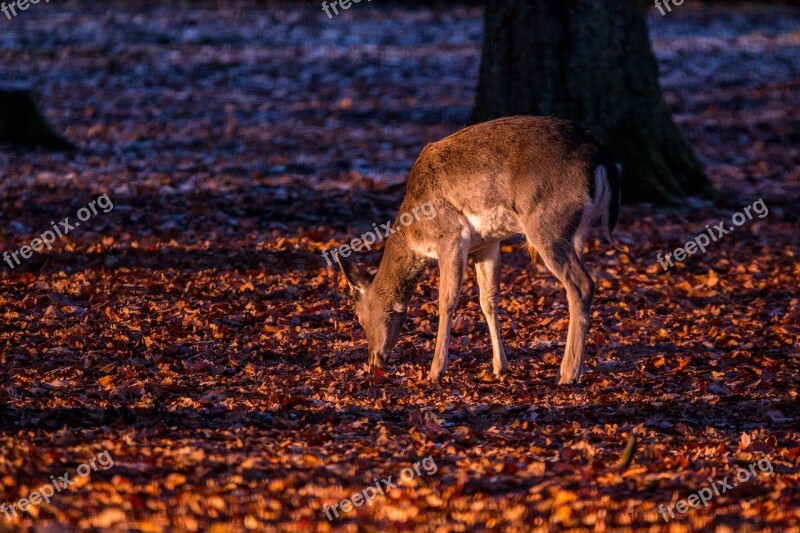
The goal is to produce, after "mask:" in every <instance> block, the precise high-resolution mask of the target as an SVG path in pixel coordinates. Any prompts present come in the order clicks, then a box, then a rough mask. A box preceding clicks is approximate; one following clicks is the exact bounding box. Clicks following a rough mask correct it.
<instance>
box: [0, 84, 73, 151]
mask: <svg viewBox="0 0 800 533" xmlns="http://www.w3.org/2000/svg"><path fill="white" fill-rule="evenodd" d="M0 143H2V144H11V145H13V146H21V147H25V148H33V147H35V146H42V147H44V148H50V149H55V150H71V149H73V148H74V146H73V144H72V143H70V142H69V141H68V140H66V139H65V138H64V137H62V136H61V135H60V134H59V133H58V132H56V131H55V130H54V129H53V127H52V126H50V124H49V123H48V122H47V119H45V118H44V116H42V114H41V113H40V112H39V109H38V108H37V107H36V103H35V102H34V100H33V97H32V96H31V92H30V89H29V88H28V87H27V86H24V85H13V84H0Z"/></svg>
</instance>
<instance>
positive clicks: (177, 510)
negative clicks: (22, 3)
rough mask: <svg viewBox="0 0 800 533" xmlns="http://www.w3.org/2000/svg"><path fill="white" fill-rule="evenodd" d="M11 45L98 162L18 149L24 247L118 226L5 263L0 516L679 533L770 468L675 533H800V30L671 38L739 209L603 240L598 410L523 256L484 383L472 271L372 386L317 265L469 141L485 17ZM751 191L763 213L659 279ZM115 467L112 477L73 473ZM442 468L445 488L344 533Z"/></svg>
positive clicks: (769, 25)
mask: <svg viewBox="0 0 800 533" xmlns="http://www.w3.org/2000/svg"><path fill="white" fill-rule="evenodd" d="M218 5H219V7H217V6H218ZM652 13H655V11H652ZM0 24H2V33H0V59H2V61H0V79H5V80H9V79H10V80H19V79H24V80H28V81H30V82H32V83H33V86H34V87H35V89H36V91H37V94H38V96H39V97H40V100H41V101H42V103H43V108H44V110H45V111H46V113H47V114H48V116H49V117H50V118H51V119H52V121H53V122H54V124H55V125H56V126H57V127H58V128H59V129H61V130H62V131H64V132H66V134H67V135H68V136H69V137H70V138H71V139H73V140H75V141H76V142H78V143H79V144H80V145H81V146H82V150H81V151H80V152H79V153H78V154H76V155H64V154H51V153H43V152H13V151H10V150H3V151H2V152H0V173H2V178H1V179H0V248H2V250H16V249H18V248H20V247H21V246H23V245H24V244H26V243H30V241H31V239H33V238H34V237H36V236H38V235H40V234H41V233H42V232H44V231H46V230H48V229H50V227H51V221H53V222H54V223H55V224H58V221H61V220H63V219H64V218H65V217H70V220H71V221H72V222H74V221H76V220H77V218H76V216H77V213H78V212H79V210H80V209H81V208H82V207H84V206H87V205H88V204H89V203H90V202H91V201H93V200H95V199H96V198H97V197H98V196H100V195H102V194H107V196H108V198H109V199H110V201H111V202H112V203H113V206H114V207H113V209H112V210H109V211H108V212H107V213H106V212H103V210H98V213H97V214H96V215H92V216H91V217H90V218H89V219H88V220H87V221H86V222H84V223H82V224H81V226H80V227H76V228H75V229H74V230H72V231H70V233H69V234H67V235H66V236H65V237H63V238H61V239H58V240H57V241H56V243H55V245H54V248H53V249H52V250H46V251H45V252H44V253H38V254H34V255H33V257H32V258H30V259H28V260H25V261H24V263H23V264H21V265H20V266H17V267H16V268H14V269H11V268H9V267H8V265H7V263H5V262H2V263H0V504H2V503H5V504H6V505H10V504H12V503H16V502H17V501H18V500H19V499H20V498H27V497H28V496H29V495H30V494H31V492H32V491H34V490H36V489H38V488H39V487H41V486H42V485H44V484H46V483H49V482H50V479H51V478H50V476H53V477H54V478H56V477H59V476H62V475H64V474H70V475H71V479H72V480H73V481H74V483H73V484H72V485H70V486H69V487H68V488H65V489H64V490H63V491H62V492H60V493H57V494H55V495H54V496H53V497H52V498H51V499H50V503H45V502H43V503H42V505H39V506H34V507H31V508H30V511H29V512H28V513H23V514H20V515H19V516H16V517H14V516H10V518H9V517H8V516H3V517H0V530H2V529H17V528H31V527H39V528H42V529H48V528H53V529H52V530H54V531H56V530H62V529H61V528H63V527H64V526H69V527H71V528H116V529H124V528H130V529H134V530H140V531H167V530H190V531H191V530H200V529H210V528H213V529H214V530H215V531H228V530H230V531H239V530H241V529H242V528H247V529H252V530H275V529H280V530H285V531H307V530H309V529H317V528H318V529H321V530H325V529H329V528H338V527H341V528H345V529H349V530H356V529H364V530H371V529H392V530H393V529H398V530H437V531H446V530H457V531H466V530H472V529H478V530H481V529H488V528H506V529H509V530H519V531H527V530H529V529H531V528H534V529H545V528H556V527H572V528H589V529H596V530H604V529H618V528H625V529H627V528H631V529H633V528H636V529H639V528H643V527H665V522H664V520H663V518H662V517H661V515H660V514H659V512H658V510H657V507H658V506H659V505H662V504H664V505H670V504H674V503H675V502H676V501H677V500H681V499H687V498H688V497H689V496H690V495H691V494H693V493H695V492H697V491H700V490H702V489H703V488H705V487H710V486H711V485H712V481H710V480H720V481H721V480H723V479H724V478H726V477H727V478H728V479H729V481H732V480H733V479H734V476H735V475H736V473H737V471H738V470H739V468H745V469H748V465H750V464H752V463H754V462H756V461H759V460H760V461H762V463H761V464H762V465H764V464H767V463H766V462H765V461H767V460H768V461H769V463H768V464H769V465H770V470H772V473H771V474H770V473H769V472H768V471H763V472H762V471H761V470H759V468H760V467H759V468H756V469H754V470H752V471H751V474H752V475H750V476H749V477H750V479H748V480H747V481H746V482H741V483H739V484H738V486H737V487H735V488H732V489H731V490H728V491H726V492H724V493H721V494H720V495H718V496H716V495H715V496H714V497H713V499H712V500H711V501H710V502H709V504H708V506H707V507H703V506H700V508H691V509H689V510H688V511H687V512H686V513H685V514H679V513H677V512H676V513H675V514H676V518H675V519H673V520H672V521H671V524H677V525H678V527H680V528H685V527H688V528H691V529H698V530H699V529H707V528H718V529H720V530H726V529H728V528H731V529H738V528H744V529H764V528H767V527H773V528H775V529H784V528H791V527H795V528H797V527H798V525H799V524H800V489H798V481H800V475H799V474H798V457H799V456H800V439H799V437H800V414H798V413H799V411H800V409H798V382H799V379H800V354H799V353H798V343H797V336H798V332H800V326H799V325H798V320H799V319H800V309H799V308H798V298H799V296H798V286H799V285H800V282H799V281H798V280H799V279H800V267H799V266H798V254H800V237H799V236H798V210H800V171H798V164H799V163H800V148H798V146H800V142H798V141H800V118H798V117H800V75H799V74H800V11H797V10H794V9H790V8H786V7H770V8H767V7H757V6H753V5H748V6H744V7H743V6H740V7H737V8H731V7H724V8H723V7H701V6H699V5H697V4H690V3H687V4H684V5H683V6H681V7H680V8H676V9H673V12H672V13H670V14H669V15H668V16H665V17H661V16H658V15H657V14H654V15H652V17H651V19H650V24H651V28H652V38H653V41H654V46H655V50H656V54H657V56H658V60H659V65H660V68H661V72H662V83H663V85H664V88H665V92H666V96H667V99H668V101H669V103H670V105H671V106H672V108H673V110H674V112H675V116H676V120H677V121H678V122H679V123H680V124H681V126H682V127H683V128H684V129H685V131H686V132H687V135H688V137H689V138H690V140H691V141H692V143H693V144H694V146H695V147H696V149H697V151H698V153H699V155H700V156H701V157H702V159H703V160H704V161H705V162H706V164H707V165H708V170H709V173H710V175H711V176H712V179H713V181H714V184H715V185H716V186H717V188H718V189H719V190H720V192H721V195H720V198H719V200H718V201H717V202H715V203H714V205H705V206H694V207H692V208H686V209H684V210H678V211H663V210H659V209H654V208H652V207H651V206H636V207H626V208H625V209H623V212H622V216H621V220H620V224H619V226H618V228H619V229H618V231H617V238H618V239H619V241H620V242H621V243H622V245H623V246H625V247H627V248H628V249H629V250H630V251H631V258H628V257H625V256H622V255H620V254H618V253H616V252H614V251H612V250H611V249H610V247H609V246H608V245H607V244H605V243H603V242H602V241H601V240H600V239H599V235H593V238H592V239H590V242H589V243H588V246H587V263H588V265H589V268H590V269H591V271H592V272H593V274H594V276H595V278H596V279H597V280H598V291H597V298H596V300H595V306H594V311H593V322H592V329H591V335H590V337H591V338H590V341H589V345H588V353H589V357H588V372H587V374H585V376H584V379H583V381H582V383H581V384H580V385H579V386H574V387H557V386H555V385H554V381H555V373H556V369H557V365H558V362H559V360H560V356H561V352H562V350H563V345H564V340H565V337H566V325H567V311H566V302H565V298H564V294H563V291H562V289H561V288H560V286H559V285H558V284H557V282H556V281H555V280H554V279H553V278H552V277H551V276H550V275H549V274H548V273H547V272H546V271H545V270H544V269H543V267H541V266H540V267H538V269H535V268H532V267H531V266H530V264H529V262H528V259H527V256H526V254H525V252H524V251H523V250H521V249H520V247H519V244H520V242H519V241H511V242H509V243H508V244H507V245H506V246H504V250H503V251H504V255H503V257H504V267H503V271H502V278H503V279H502V281H503V288H504V294H503V299H502V308H503V314H502V317H501V322H502V330H503V335H504V338H505V341H506V343H507V345H508V348H509V351H510V354H509V362H510V372H509V373H508V375H507V376H505V377H503V378H502V379H494V378H493V377H492V376H491V374H490V367H491V349H490V343H489V338H488V337H489V336H488V331H487V328H486V326H485V323H484V321H483V318H482V316H481V313H480V308H479V304H478V299H477V289H476V287H475V281H474V274H472V273H470V276H469V280H468V281H467V287H466V290H465V295H464V297H463V298H462V304H461V308H460V309H459V311H458V320H457V323H456V325H455V331H454V335H453V346H452V351H451V367H450V370H449V372H448V374H447V376H446V378H445V379H444V381H443V382H442V383H441V384H439V385H430V384H427V383H426V382H425V381H424V380H423V377H424V376H425V374H426V373H427V369H428V367H429V365H430V362H431V358H432V351H433V346H434V341H435V328H436V323H437V321H436V299H437V288H436V281H437V272H436V269H435V268H433V269H431V271H430V273H429V275H426V276H425V278H424V280H423V282H422V283H421V284H420V286H419V288H418V289H417V291H416V296H415V298H414V301H413V304H412V306H411V308H410V311H409V320H408V322H407V325H406V327H405V329H404V334H403V337H402V340H401V341H400V343H399V346H398V348H397V349H396V350H395V353H394V356H393V359H392V362H391V365H390V366H389V367H388V369H387V373H386V375H385V376H379V377H378V378H374V377H371V376H370V375H369V374H368V373H367V372H366V370H365V365H364V363H365V362H366V350H365V341H364V338H363V334H362V332H361V331H360V329H359V328H358V327H357V326H355V325H354V323H353V313H352V310H351V306H350V304H349V302H348V300H347V298H346V296H345V294H344V292H343V289H344V284H343V282H342V280H341V279H340V278H339V277H338V276H337V273H336V272H335V271H334V270H333V269H331V268H328V267H327V266H326V265H325V262H324V260H323V259H322V258H321V256H320V252H321V251H322V250H323V249H326V248H330V247H333V246H338V245H339V244H341V243H342V242H345V241H348V240H350V239H352V238H353V237H355V236H358V235H360V234H361V233H363V232H364V231H366V230H368V229H370V228H371V224H372V223H373V222H376V223H379V224H380V223H383V222H384V221H386V220H388V219H390V218H392V217H393V216H394V214H395V210H396V208H397V206H398V205H399V200H400V197H401V194H402V183H403V181H404V179H405V176H406V172H407V171H408V169H409V168H410V166H411V163H412V162H413V160H414V159H415V157H416V156H417V154H418V153H419V151H420V150H421V148H422V147H423V146H424V145H425V144H426V143H427V142H429V141H432V140H435V139H438V138H440V137H442V136H444V135H446V134H448V133H450V132H453V131H455V130H456V129H458V128H460V127H461V126H463V124H464V123H465V122H466V120H467V118H468V114H469V111H470V106H471V104H472V101H473V98H474V88H475V84H476V76H477V68H478V61H479V48H480V39H481V31H482V28H481V11H480V10H479V9H474V8H466V7H448V8H442V7H431V6H423V7H414V8H400V7H396V6H392V5H387V4H385V3H378V2H375V3H372V4H368V3H366V2H363V3H361V4H358V5H355V4H354V5H353V7H352V8H351V9H350V10H349V11H348V12H347V13H345V14H342V15H340V16H339V17H337V18H335V19H332V20H329V19H328V18H327V17H326V16H325V15H324V13H322V11H321V9H319V8H318V6H316V4H314V5H313V6H309V7H302V6H297V5H283V4H266V5H263V4H259V5H253V4H238V3H235V2H221V3H219V4H217V3H193V4H192V8H191V9H190V8H189V7H187V5H179V4H173V5H172V6H171V7H165V6H162V7H154V6H153V5H152V4H150V3H148V4H145V3H141V4H137V3H135V2H125V3H124V4H123V3H115V2H111V3H109V2H103V3H95V2H75V1H72V2H58V3H51V4H46V3H39V4H38V5H31V7H30V8H29V9H28V10H27V11H24V12H20V13H19V15H18V16H17V17H16V18H15V19H14V20H13V21H10V22H8V21H6V20H2V21H0ZM759 199H762V200H763V202H764V205H765V206H766V207H767V208H768V210H769V214H768V215H767V216H766V217H764V218H758V217H754V218H753V219H752V220H748V221H746V222H745V223H744V224H743V225H742V226H740V227H738V228H736V229H735V231H732V232H730V233H729V234H728V235H725V236H724V237H722V238H720V239H719V240H718V241H716V242H714V243H712V244H711V245H710V246H709V247H708V250H707V252H706V253H705V254H703V255H695V256H692V257H690V258H689V259H688V260H686V261H685V262H684V263H680V264H678V265H677V266H676V267H675V268H673V269H670V271H668V272H664V271H663V270H662V268H661V267H660V266H659V265H658V264H657V263H656V254H658V253H662V254H664V253H667V252H669V251H671V250H673V249H674V248H676V247H678V246H682V245H683V244H684V243H685V242H687V241H688V240H690V239H693V238H694V237H695V236H696V235H698V234H699V233H701V232H703V231H705V228H706V225H715V224H717V223H719V222H721V221H725V226H726V227H728V226H730V225H731V224H730V221H731V217H732V215H733V213H735V212H737V211H739V210H742V209H743V208H744V207H745V206H749V205H751V204H753V203H754V202H756V201H757V200H759ZM72 222H71V223H72ZM376 255H379V254H372V255H371V256H370V257H366V258H364V260H365V262H367V263H368V264H372V265H374V264H375V262H376V259H377V258H376ZM632 432H636V433H637V435H638V446H637V447H636V451H635V454H634V456H633V460H632V462H631V463H630V465H628V466H627V467H626V468H620V466H619V463H620V458H621V456H622V455H623V450H624V449H625V447H626V444H628V443H629V442H630V435H631V433H632ZM104 451H107V452H108V456H110V457H111V458H112V459H113V466H112V467H110V468H108V469H104V468H98V469H97V470H93V471H92V472H91V473H90V474H89V475H88V476H87V477H78V476H76V469H77V468H78V467H79V465H81V464H82V463H85V462H86V461H88V460H89V459H91V458H93V457H94V458H96V457H98V454H102V453H103V452H104ZM426 457H430V458H431V460H432V461H434V462H435V465H436V468H435V472H432V473H431V474H430V475H428V473H427V472H428V470H422V471H421V473H420V474H419V475H415V476H414V478H413V479H411V480H407V481H404V482H403V483H402V486H400V487H396V488H391V490H389V491H387V492H386V493H385V494H384V495H379V496H377V497H376V498H375V499H373V500H372V505H362V506H360V507H358V508H357V509H355V510H352V511H350V512H347V513H344V512H342V513H340V517H339V518H337V519H335V520H334V522H329V521H328V520H327V518H326V516H325V514H324V512H323V506H324V505H333V504H335V503H337V502H339V501H340V500H342V499H343V498H349V497H350V496H351V495H352V494H354V493H356V492H359V491H362V490H363V489H365V488H366V487H367V486H372V485H374V483H375V482H374V479H376V478H377V479H385V478H387V477H388V476H392V477H393V482H397V481H398V478H399V477H400V475H401V472H402V471H403V469H405V468H407V467H413V464H414V463H416V462H418V461H420V460H422V459H423V458H426ZM48 530H50V529H48Z"/></svg>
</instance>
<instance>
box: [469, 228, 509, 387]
mask: <svg viewBox="0 0 800 533" xmlns="http://www.w3.org/2000/svg"><path fill="white" fill-rule="evenodd" d="M475 273H476V274H477V278H478V288H479V289H480V293H481V294H480V301H481V309H482V310H483V316H485V317H486V322H487V323H488V324H489V336H490V337H491V338H492V372H493V373H494V375H495V376H500V375H502V374H504V373H505V371H506V370H507V369H508V361H507V360H506V352H505V350H504V349H503V340H502V338H501V337H500V322H499V321H498V319H497V304H498V302H499V300H500V243H499V242H497V243H495V244H493V245H491V246H489V247H487V248H484V249H482V250H480V251H478V252H475Z"/></svg>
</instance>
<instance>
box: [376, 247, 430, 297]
mask: <svg viewBox="0 0 800 533" xmlns="http://www.w3.org/2000/svg"><path fill="white" fill-rule="evenodd" d="M425 263H426V261H425V258H424V257H422V256H420V255H418V254H417V253H415V252H413V251H412V250H411V248H410V247H409V246H408V242H407V240H406V237H405V235H404V234H403V233H402V232H401V233H396V234H393V235H390V236H389V238H388V239H387V240H386V248H385V250H384V252H383V258H381V264H380V266H379V267H378V272H377V273H376V274H375V280H374V282H373V286H374V287H375V290H376V291H377V293H378V294H379V295H380V296H381V299H382V300H383V301H384V303H386V304H387V306H388V307H390V308H391V309H392V310H393V311H405V309H406V307H408V302H409V301H410V300H411V295H412V294H413V292H414V288H415V287H416V285H417V281H418V280H419V276H420V274H421V273H422V270H423V269H424V268H425ZM401 307H402V309H399V308H401Z"/></svg>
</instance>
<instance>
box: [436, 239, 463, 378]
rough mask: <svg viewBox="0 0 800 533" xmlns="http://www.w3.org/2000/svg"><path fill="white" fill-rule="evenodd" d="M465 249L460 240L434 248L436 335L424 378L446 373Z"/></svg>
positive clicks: (440, 244)
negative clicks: (437, 312) (437, 309)
mask: <svg viewBox="0 0 800 533" xmlns="http://www.w3.org/2000/svg"><path fill="white" fill-rule="evenodd" d="M466 250H467V247H466V244H465V243H464V242H462V241H461V239H460V238H458V239H453V240H449V241H443V242H440V243H439V246H438V257H439V331H438V333H437V335H436V349H435V351H434V355H433V363H432V364H431V371H430V373H429V374H428V379H429V380H431V381H436V380H438V379H439V378H441V377H442V376H443V375H444V373H445V371H446V370H447V356H448V351H449V346H450V329H451V328H452V326H453V315H454V313H455V310H456V307H457V306H458V295H459V292H461V282H462V280H463V279H464V269H465V268H466V264H467V253H466Z"/></svg>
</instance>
